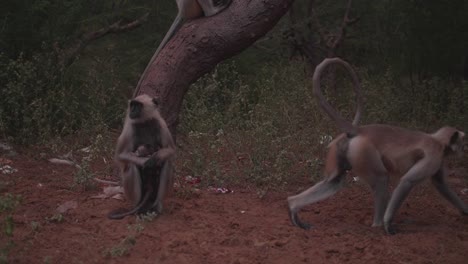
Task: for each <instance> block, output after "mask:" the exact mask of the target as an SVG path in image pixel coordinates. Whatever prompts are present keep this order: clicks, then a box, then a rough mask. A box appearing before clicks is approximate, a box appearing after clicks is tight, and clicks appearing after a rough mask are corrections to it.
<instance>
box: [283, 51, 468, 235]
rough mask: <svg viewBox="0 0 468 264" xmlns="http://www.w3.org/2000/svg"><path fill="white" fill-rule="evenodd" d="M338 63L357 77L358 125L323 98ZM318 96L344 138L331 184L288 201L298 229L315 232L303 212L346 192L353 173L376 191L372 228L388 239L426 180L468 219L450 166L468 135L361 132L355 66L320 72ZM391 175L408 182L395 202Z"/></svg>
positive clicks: (330, 165) (382, 128) (385, 128)
mask: <svg viewBox="0 0 468 264" xmlns="http://www.w3.org/2000/svg"><path fill="white" fill-rule="evenodd" d="M333 63H335V64H339V65H342V66H344V67H345V68H346V69H348V70H349V71H350V73H351V75H352V77H353V82H354V84H355V90H356V91H357V97H358V100H357V102H358V111H357V114H356V118H355V119H354V122H353V124H351V123H350V122H348V121H346V120H345V119H344V118H342V117H341V116H340V115H339V114H338V112H337V111H336V110H334V109H333V108H332V107H331V106H330V105H329V103H328V102H327V101H326V100H325V98H324V96H323V94H322V92H321V88H320V75H321V73H322V71H323V70H324V69H325V68H326V67H327V66H328V65H330V64H333ZM313 90H314V94H315V96H316V97H317V100H318V102H319V104H320V105H321V106H322V108H323V109H324V111H325V112H326V113H327V114H328V115H329V116H330V117H331V118H332V119H333V120H334V121H335V122H336V123H337V124H338V126H339V127H340V128H341V129H342V130H343V132H344V133H343V134H341V135H339V136H338V137H337V138H336V139H334V140H333V141H332V142H331V143H330V144H329V151H328V154H327V157H326V163H325V170H324V174H325V179H324V180H322V181H320V182H318V183H317V184H315V185H314V186H312V187H310V188H309V189H307V190H305V191H303V192H302V193H300V194H298V195H295V196H290V197H288V205H289V217H290V219H291V222H292V224H293V225H295V226H298V227H300V228H303V229H309V228H310V227H311V225H310V224H308V223H304V222H301V221H300V220H299V217H298V215H297V213H298V212H299V210H300V209H301V208H302V207H304V206H306V205H308V204H311V203H315V202H318V201H320V200H323V199H325V198H327V197H330V196H331V195H333V194H335V193H336V192H337V191H338V190H339V189H340V187H342V185H343V182H344V177H345V175H346V171H348V170H352V171H353V172H354V173H355V174H356V175H359V177H360V178H362V179H363V180H365V181H366V182H367V183H368V184H369V185H370V187H371V189H372V194H373V196H374V221H373V224H372V226H382V225H383V226H384V229H385V231H386V232H387V233H388V234H395V233H396V231H395V228H394V227H393V226H392V220H393V217H394V215H395V213H396V211H397V210H398V208H399V207H400V206H401V204H402V203H403V201H404V199H405V198H406V197H407V195H408V193H409V192H410V190H411V189H412V188H413V187H414V186H415V185H416V184H418V183H420V182H421V181H422V180H424V179H426V178H431V179H432V183H433V184H434V186H435V187H436V189H437V190H438V191H439V192H440V194H442V196H443V197H445V198H446V199H447V200H448V201H449V202H450V203H452V204H453V205H454V206H455V207H456V208H457V209H458V210H459V211H460V212H461V213H462V214H464V215H468V206H467V205H466V204H465V203H464V202H463V201H462V200H461V199H460V198H459V197H458V196H457V195H456V194H455V192H453V191H452V190H451V189H449V187H448V186H447V183H446V181H445V176H446V169H445V164H444V158H445V157H446V156H447V155H449V154H451V153H461V151H462V149H463V139H464V136H465V133H463V132H462V131H459V130H457V129H455V128H452V127H443V128H441V129H439V130H438V131H436V132H435V133H433V134H426V133H423V132H419V131H412V130H407V129H404V128H400V127H394V126H389V125H378V124H376V125H366V126H359V127H358V126H357V123H358V122H359V116H360V111H361V105H360V104H362V100H361V99H360V98H359V97H361V94H360V92H359V91H360V86H359V81H358V78H357V76H356V73H355V72H354V71H353V70H352V68H351V66H349V64H348V63H346V62H345V61H343V60H341V59H339V58H333V59H325V60H324V61H323V62H322V63H320V64H319V65H318V66H317V68H316V69H315V72H314V76H313ZM390 174H398V175H401V176H402V177H401V179H400V182H399V184H398V185H397V186H396V188H395V190H394V191H393V194H392V196H391V197H390V198H389V193H388V178H389V175H390Z"/></svg>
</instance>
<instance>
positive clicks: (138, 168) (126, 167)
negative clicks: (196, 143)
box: [108, 94, 175, 219]
mask: <svg viewBox="0 0 468 264" xmlns="http://www.w3.org/2000/svg"><path fill="white" fill-rule="evenodd" d="M174 156H175V145H174V141H173V139H172V136H171V133H170V131H169V129H168V127H167V124H166V122H165V120H164V119H163V118H162V117H161V114H160V112H159V102H158V100H157V99H156V98H151V97H149V96H148V95H146V94H142V95H139V96H137V97H136V98H134V99H132V100H130V101H129V104H128V109H127V115H126V118H125V123H124V127H123V130H122V133H121V134H120V136H119V138H118V140H117V146H116V150H115V161H116V162H117V164H118V165H119V168H120V175H121V178H122V186H123V189H124V193H125V196H126V197H127V199H128V200H129V201H130V202H131V203H132V205H133V208H134V209H132V210H126V211H124V212H122V210H114V211H112V212H110V213H109V215H108V217H109V218H110V219H121V218H123V217H124V216H126V215H130V214H134V213H144V212H147V211H155V212H157V213H161V212H162V209H163V203H162V202H163V199H164V196H165V194H166V190H167V189H168V188H171V185H172V173H173V165H172V159H173V157H174Z"/></svg>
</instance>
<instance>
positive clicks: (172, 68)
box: [140, 0, 294, 134]
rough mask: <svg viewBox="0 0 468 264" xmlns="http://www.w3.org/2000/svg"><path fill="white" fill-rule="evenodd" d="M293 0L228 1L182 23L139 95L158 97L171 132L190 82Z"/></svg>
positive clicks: (264, 28)
mask: <svg viewBox="0 0 468 264" xmlns="http://www.w3.org/2000/svg"><path fill="white" fill-rule="evenodd" d="M293 1H294V0H261V1H260V0H255V1H246V0H233V1H232V3H231V5H230V6H229V7H228V8H227V9H226V10H224V11H223V12H221V13H219V14H218V15H215V16H212V17H204V18H200V19H195V20H193V21H191V22H188V23H185V24H184V25H183V26H182V27H181V28H180V30H179V31H178V32H177V33H176V35H174V37H173V38H172V39H171V40H170V41H169V42H168V43H167V45H166V46H165V47H164V49H162V50H161V52H160V53H159V55H158V57H157V58H156V59H155V60H154V62H153V64H152V65H150V66H149V67H150V68H149V69H148V74H147V75H146V78H145V79H143V80H142V83H141V88H140V93H146V94H149V95H152V96H154V95H156V96H159V97H160V98H161V99H162V102H163V110H162V112H163V115H164V117H165V118H166V120H167V123H168V125H169V127H170V129H171V131H172V132H173V134H175V133H174V132H175V128H176V126H177V123H178V115H179V111H180V108H181V105H182V100H183V97H184V95H185V93H186V92H187V90H188V88H189V86H190V84H192V83H193V82H195V81H196V80H197V79H198V78H199V77H201V76H202V75H203V74H205V73H207V72H209V71H211V70H212V69H213V68H214V67H215V66H216V64H218V63H219V62H221V61H223V60H225V59H227V58H229V57H232V56H234V55H236V54H238V53H239V52H241V51H242V50H244V49H246V48H247V47H249V46H250V45H251V44H253V43H254V42H255V41H256V40H257V39H259V38H261V37H262V36H264V35H265V34H266V33H267V32H268V31H269V30H270V29H271V28H273V26H274V25H276V23H277V22H278V21H279V19H280V18H281V17H282V16H283V15H284V14H285V13H286V12H287V11H288V9H289V7H290V5H291V4H292V2H293Z"/></svg>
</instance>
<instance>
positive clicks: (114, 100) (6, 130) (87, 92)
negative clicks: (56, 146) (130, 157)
mask: <svg viewBox="0 0 468 264" xmlns="http://www.w3.org/2000/svg"><path fill="white" fill-rule="evenodd" d="M56 57H57V54H54V53H51V52H42V53H39V54H37V55H35V56H33V57H32V58H31V59H26V58H24V57H23V56H20V57H18V59H16V60H11V59H7V58H6V57H5V56H2V55H1V54H0V69H2V70H1V71H0V83H2V86H1V87H0V95H1V96H0V105H1V108H0V133H1V134H2V135H3V136H4V137H11V138H12V139H13V140H14V141H15V142H17V143H22V144H25V143H33V142H37V141H39V142H41V141H46V140H49V139H50V138H52V137H57V136H63V135H67V134H70V133H73V132H75V131H77V130H83V129H84V130H86V129H89V130H92V131H95V128H96V127H99V128H102V127H107V126H109V125H113V124H115V123H116V122H120V119H121V116H122V108H121V107H120V106H121V105H122V104H124V103H123V98H121V97H117V96H115V95H116V94H117V92H116V89H117V86H118V85H119V80H118V79H117V78H114V79H111V80H105V79H103V78H102V76H101V74H100V72H99V71H100V70H99V69H102V68H107V67H106V66H105V65H106V64H105V63H103V62H100V61H99V60H97V61H95V62H94V63H93V64H91V65H88V66H87V68H86V70H83V69H79V68H78V67H77V66H72V67H70V68H68V69H63V68H61V67H60V66H59V65H58V63H57V59H56ZM80 70H81V71H84V73H83V74H82V75H78V76H81V78H83V79H82V80H80V79H78V77H77V76H75V75H74V74H75V73H76V72H78V71H80ZM108 70H109V71H110V72H112V69H108ZM114 77H115V76H114Z"/></svg>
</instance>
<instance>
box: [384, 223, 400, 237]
mask: <svg viewBox="0 0 468 264" xmlns="http://www.w3.org/2000/svg"><path fill="white" fill-rule="evenodd" d="M384 228H385V232H387V234H389V235H395V234H396V233H397V232H396V229H395V227H394V226H393V225H392V224H390V223H385V224H384Z"/></svg>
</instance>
